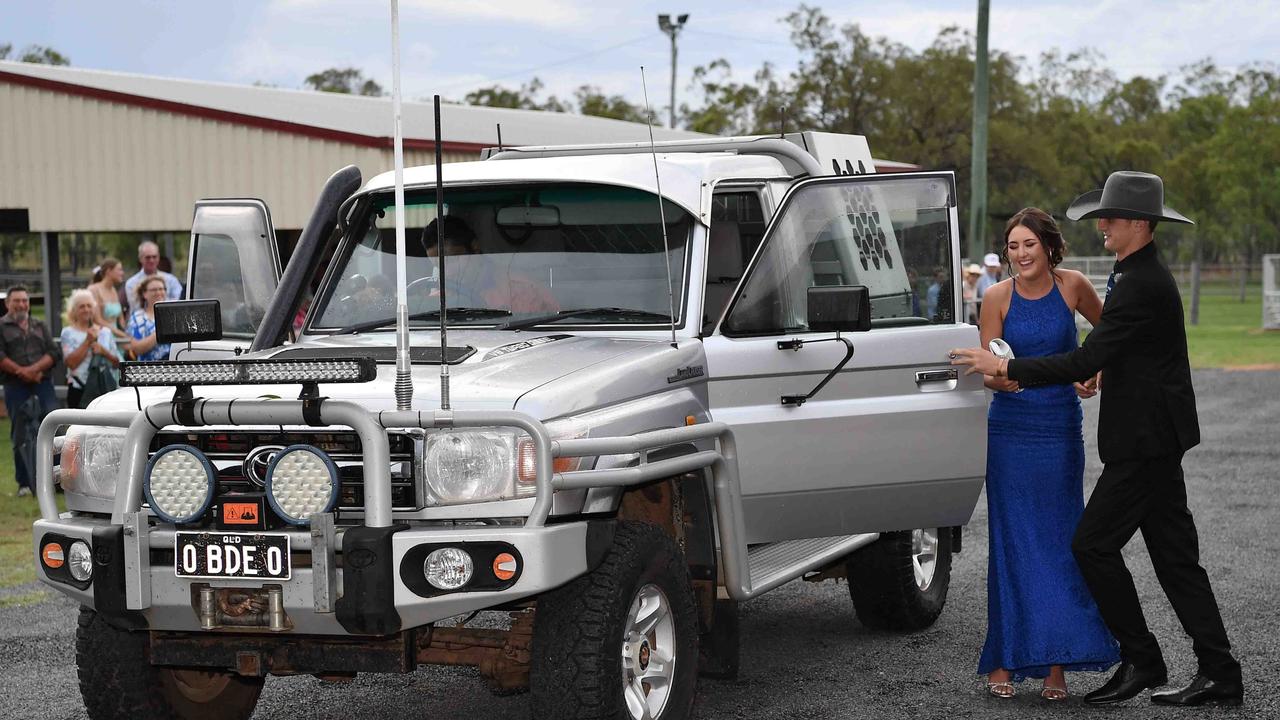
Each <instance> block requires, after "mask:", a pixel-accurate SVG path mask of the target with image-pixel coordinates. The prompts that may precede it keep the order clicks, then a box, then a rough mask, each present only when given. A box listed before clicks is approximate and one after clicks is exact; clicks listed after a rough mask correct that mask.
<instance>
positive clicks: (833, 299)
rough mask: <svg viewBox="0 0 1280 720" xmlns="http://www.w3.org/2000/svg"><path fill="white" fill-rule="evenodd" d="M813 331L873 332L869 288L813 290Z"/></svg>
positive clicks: (830, 287) (811, 308)
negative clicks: (871, 330)
mask: <svg viewBox="0 0 1280 720" xmlns="http://www.w3.org/2000/svg"><path fill="white" fill-rule="evenodd" d="M808 299H809V312H808V318H807V319H808V322H809V329H810V330H811V331H815V332H832V331H835V332H865V331H867V330H870V329H871V293H870V291H869V290H867V288H866V286H865V285H827V286H823V287H811V288H809V298H808Z"/></svg>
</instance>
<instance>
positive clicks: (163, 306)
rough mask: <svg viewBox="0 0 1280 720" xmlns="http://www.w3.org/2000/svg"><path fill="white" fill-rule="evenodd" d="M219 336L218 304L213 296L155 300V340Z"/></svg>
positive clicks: (220, 313)
mask: <svg viewBox="0 0 1280 720" xmlns="http://www.w3.org/2000/svg"><path fill="white" fill-rule="evenodd" d="M221 339H222V308H221V305H220V304H219V303H218V301H217V300H212V299H210V300H170V301H168V302H158V303H156V342H157V343H160V344H161V345H168V344H171V343H184V342H197V341H200V340H221Z"/></svg>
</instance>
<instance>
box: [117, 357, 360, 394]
mask: <svg viewBox="0 0 1280 720" xmlns="http://www.w3.org/2000/svg"><path fill="white" fill-rule="evenodd" d="M377 372H378V370H377V365H376V363H375V362H374V360H373V358H370V357H360V358H344V359H337V360H269V359H268V360H167V361H161V362H124V363H120V384H121V385H124V386H132V387H151V386H157V385H267V384H276V383H357V382H369V381H370V380H373V379H374V377H376V376H377Z"/></svg>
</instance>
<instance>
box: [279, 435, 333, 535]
mask: <svg viewBox="0 0 1280 720" xmlns="http://www.w3.org/2000/svg"><path fill="white" fill-rule="evenodd" d="M267 500H268V501H270V503H271V507H272V509H274V510H275V511H276V514H278V515H279V516H280V517H282V518H284V520H285V521H286V522H288V523H290V524H293V525H309V524H310V523H311V516H312V515H313V514H315V513H326V512H329V511H330V510H332V509H333V506H334V505H336V504H337V502H338V468H337V467H336V466H335V465H334V464H333V460H331V459H329V456H328V455H326V454H324V452H323V451H322V450H320V449H319V448H315V447H312V446H310V445H290V446H289V447H287V448H285V449H283V450H281V451H280V452H278V453H276V456H275V458H273V459H272V460H271V464H270V465H269V466H268V467H267Z"/></svg>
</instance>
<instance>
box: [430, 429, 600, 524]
mask: <svg viewBox="0 0 1280 720" xmlns="http://www.w3.org/2000/svg"><path fill="white" fill-rule="evenodd" d="M547 431H548V432H549V433H550V434H551V437H552V439H553V440H566V439H569V438H577V437H585V436H586V435H587V431H588V427H587V426H586V424H585V423H582V422H580V421H577V420H572V419H570V420H557V421H555V422H550V423H547ZM536 457H537V455H536V451H535V448H534V445H533V439H532V438H530V437H529V436H528V435H527V434H525V433H523V432H520V431H517V430H511V429H507V428H474V429H460V430H448V431H437V432H429V433H427V438H426V449H425V454H424V456H423V462H422V464H423V473H424V474H425V476H426V478H427V486H428V487H429V488H430V491H431V497H430V498H429V501H430V502H431V503H432V504H435V505H451V504H456V503H468V502H486V501H490V500H507V499H511V498H518V497H529V496H532V495H533V494H534V493H535V492H536V491H537V479H536V469H535V466H536ZM584 460H585V459H584V458H557V459H556V460H555V461H554V463H553V466H554V467H553V470H554V471H555V472H567V471H569V470H577V469H579V468H580V467H582V466H583V464H584Z"/></svg>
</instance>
